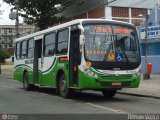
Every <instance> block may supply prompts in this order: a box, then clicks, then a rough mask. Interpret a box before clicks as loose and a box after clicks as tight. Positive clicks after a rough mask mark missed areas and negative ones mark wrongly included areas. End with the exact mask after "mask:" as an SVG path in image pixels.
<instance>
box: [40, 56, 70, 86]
mask: <svg viewBox="0 0 160 120" xmlns="http://www.w3.org/2000/svg"><path fill="white" fill-rule="evenodd" d="M68 64H69V62H68V61H67V62H60V61H59V58H56V60H55V62H54V64H53V65H52V67H51V68H50V69H48V70H47V72H44V73H43V74H42V78H43V79H42V85H46V86H51V87H54V88H56V84H57V74H58V72H59V71H63V72H64V74H65V76H66V79H67V86H68V87H69V74H68Z"/></svg>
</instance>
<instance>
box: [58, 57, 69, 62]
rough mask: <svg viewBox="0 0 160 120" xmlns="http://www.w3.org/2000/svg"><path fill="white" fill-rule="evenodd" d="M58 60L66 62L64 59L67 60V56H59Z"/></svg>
mask: <svg viewBox="0 0 160 120" xmlns="http://www.w3.org/2000/svg"><path fill="white" fill-rule="evenodd" d="M59 60H60V61H61V62H66V61H68V58H67V57H60V58H59Z"/></svg>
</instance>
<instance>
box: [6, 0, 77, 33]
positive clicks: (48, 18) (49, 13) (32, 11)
mask: <svg viewBox="0 0 160 120" xmlns="http://www.w3.org/2000/svg"><path fill="white" fill-rule="evenodd" d="M15 1H16V0H5V2H7V3H9V4H11V5H13V6H15V4H16V3H15ZM73 1H74V0H18V6H19V11H20V12H19V15H20V16H22V17H23V18H24V20H25V22H26V23H27V24H30V25H35V26H37V27H39V28H40V30H43V29H46V28H48V27H49V26H52V25H54V24H55V23H59V22H60V21H62V20H64V17H62V16H61V17H59V18H58V17H57V16H56V14H57V13H61V12H62V11H63V10H64V9H65V7H67V6H69V5H70V4H71V3H72V2H73ZM56 4H61V5H62V6H63V7H61V8H60V9H57V8H55V7H54V6H55V5H56ZM13 9H15V7H14V8H13Z"/></svg>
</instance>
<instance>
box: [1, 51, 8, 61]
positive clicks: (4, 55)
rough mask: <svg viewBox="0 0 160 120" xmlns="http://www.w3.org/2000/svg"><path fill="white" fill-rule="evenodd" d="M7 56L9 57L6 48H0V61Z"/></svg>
mask: <svg viewBox="0 0 160 120" xmlns="http://www.w3.org/2000/svg"><path fill="white" fill-rule="evenodd" d="M9 57H10V54H9V53H8V52H7V50H4V49H0V62H4V61H5V59H7V58H9Z"/></svg>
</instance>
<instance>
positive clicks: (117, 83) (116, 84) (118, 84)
mask: <svg viewBox="0 0 160 120" xmlns="http://www.w3.org/2000/svg"><path fill="white" fill-rule="evenodd" d="M121 85H122V83H121V82H112V86H121Z"/></svg>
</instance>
